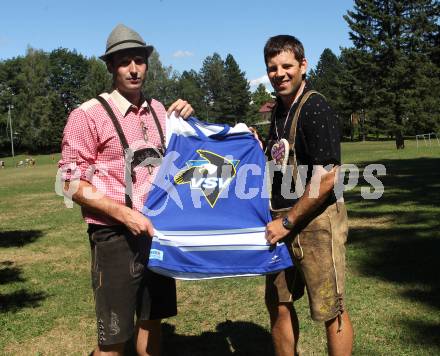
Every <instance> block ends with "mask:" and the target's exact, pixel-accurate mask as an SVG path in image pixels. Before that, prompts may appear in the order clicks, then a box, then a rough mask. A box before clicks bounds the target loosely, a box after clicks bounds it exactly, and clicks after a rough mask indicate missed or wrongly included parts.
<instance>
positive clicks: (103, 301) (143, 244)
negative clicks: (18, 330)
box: [59, 25, 193, 355]
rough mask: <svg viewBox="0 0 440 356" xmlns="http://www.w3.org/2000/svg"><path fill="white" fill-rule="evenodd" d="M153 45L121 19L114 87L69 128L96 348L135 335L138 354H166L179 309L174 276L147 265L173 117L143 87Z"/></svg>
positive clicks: (111, 43) (67, 174)
mask: <svg viewBox="0 0 440 356" xmlns="http://www.w3.org/2000/svg"><path fill="white" fill-rule="evenodd" d="M152 51H153V47H152V46H149V45H147V44H146V43H145V41H144V40H143V39H142V37H141V36H140V35H139V34H138V33H137V32H135V31H133V30H132V29H130V28H128V27H126V26H124V25H118V26H116V27H115V28H114V30H113V31H112V32H111V34H110V36H109V38H108V41H107V46H106V52H105V54H104V55H103V56H101V57H100V58H101V59H102V60H104V61H105V62H106V64H107V68H108V70H109V72H110V73H111V74H112V75H113V91H112V92H111V93H109V94H107V93H104V94H101V95H100V96H99V97H97V98H96V99H92V100H89V101H88V102H86V103H84V104H82V105H81V106H80V107H79V108H77V109H75V110H73V111H72V113H71V114H70V116H69V118H68V121H67V124H66V127H65V129H64V134H63V141H62V159H61V161H60V163H59V166H60V168H61V171H62V174H63V180H64V181H65V185H64V189H65V194H66V195H68V196H71V197H72V199H73V200H74V201H75V202H76V203H78V204H79V205H80V206H81V209H82V213H83V216H84V219H85V221H86V222H87V223H88V233H89V240H90V246H91V258H92V285H93V290H94V295H95V308H96V317H97V327H98V347H97V348H96V349H95V351H94V353H92V354H94V355H122V354H123V352H124V346H125V343H126V342H127V341H128V340H130V339H131V338H132V337H133V335H134V338H135V340H136V349H137V352H138V354H139V355H159V354H160V322H161V319H162V318H165V317H170V316H174V315H176V313H177V308H176V286H175V282H174V280H173V279H171V278H167V277H164V276H160V275H157V274H155V273H153V272H151V271H149V270H147V269H146V263H147V258H148V253H149V246H150V242H151V236H152V235H153V226H152V224H151V222H150V220H149V219H147V218H146V217H145V216H144V215H142V214H141V213H140V211H141V210H142V207H143V203H144V201H145V199H146V197H147V194H148V191H149V189H150V187H151V184H152V182H153V180H154V177H155V175H156V172H157V169H158V167H157V164H156V165H154V164H149V162H150V163H151V162H152V161H151V160H150V158H151V159H153V158H154V159H155V158H158V157H156V156H159V158H160V155H161V153H162V152H163V150H164V142H165V140H164V131H165V128H166V120H167V119H166V116H167V112H166V110H165V108H164V107H163V105H162V104H161V103H160V102H158V101H157V100H154V99H149V98H146V97H145V96H144V95H143V93H142V85H143V83H144V81H145V77H146V74H147V69H148V57H149V56H150V54H151V52H152ZM173 111H175V113H176V115H181V116H183V117H184V118H187V117H188V116H190V115H191V114H192V112H193V110H192V107H191V106H190V105H189V104H188V103H187V102H186V101H183V100H178V101H176V102H175V103H174V104H172V105H171V107H170V108H169V109H168V113H169V114H170V113H171V112H173ZM150 155H151V157H150ZM153 156H154V157H153ZM156 162H157V161H156ZM135 314H136V316H137V323H136V325H134V316H135Z"/></svg>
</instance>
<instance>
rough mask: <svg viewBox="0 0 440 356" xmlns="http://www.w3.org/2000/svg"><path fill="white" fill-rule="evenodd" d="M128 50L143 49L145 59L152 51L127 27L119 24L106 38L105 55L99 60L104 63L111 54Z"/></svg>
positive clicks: (150, 47) (151, 48) (151, 47)
mask: <svg viewBox="0 0 440 356" xmlns="http://www.w3.org/2000/svg"><path fill="white" fill-rule="evenodd" d="M129 48H143V49H144V50H145V55H146V57H147V58H148V57H149V56H150V54H151V52H153V49H154V47H153V46H150V45H147V44H146V43H145V41H144V40H143V39H142V37H141V36H140V35H139V34H138V33H137V32H136V31H133V30H132V29H131V28H128V27H127V26H124V25H122V24H119V25H117V26H116V27H115V28H114V29H113V31H112V32H111V33H110V35H109V36H108V39H107V46H106V49H105V53H104V54H103V55H102V56H100V57H99V58H101V59H102V60H103V61H106V60H107V59H108V58H109V57H110V55H111V54H113V53H116V52H119V51H123V50H124V49H129Z"/></svg>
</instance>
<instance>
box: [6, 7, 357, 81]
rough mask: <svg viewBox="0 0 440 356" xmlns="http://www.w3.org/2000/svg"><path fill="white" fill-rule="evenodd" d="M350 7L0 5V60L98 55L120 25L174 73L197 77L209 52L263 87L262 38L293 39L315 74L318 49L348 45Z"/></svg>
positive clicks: (333, 48) (333, 49)
mask: <svg viewBox="0 0 440 356" xmlns="http://www.w3.org/2000/svg"><path fill="white" fill-rule="evenodd" d="M352 8H353V1H352V0H337V1H328V0H309V1H294V0H285V1H278V0H272V1H262V0H254V1H251V0H221V1H219V0H217V1H209V0H206V1H202V0H181V1H179V0H138V1H130V2H123V1H115V0H108V1H97V0H95V1H94V0H88V1H85V0H75V1H63V0H34V1H32V0H21V1H20V0H16V1H7V0H2V1H1V12H0V60H4V59H8V58H12V57H16V56H22V55H24V54H25V53H26V48H27V47H28V46H31V47H33V48H37V49H43V50H45V51H52V50H53V49H56V48H59V47H63V48H68V49H71V50H73V49H75V50H76V51H77V52H78V53H81V54H83V55H85V56H87V57H90V56H100V55H102V54H103V53H104V52H105V44H106V41H107V37H108V35H109V34H110V32H111V30H112V29H113V28H114V27H115V26H116V25H117V24H119V23H123V24H125V25H126V26H128V27H131V28H133V29H134V30H136V31H137V32H138V33H139V34H140V35H141V36H142V37H143V38H144V40H145V41H146V42H147V43H149V44H152V45H153V46H154V47H155V49H156V50H157V51H158V52H159V55H160V59H161V61H162V63H163V64H164V65H171V66H172V67H173V68H174V69H175V70H177V71H179V72H182V71H184V70H190V69H194V70H196V71H198V70H199V69H200V67H201V66H202V63H203V60H204V59H205V58H206V57H207V56H210V55H212V54H213V53H214V52H217V53H219V54H220V55H221V56H222V58H223V59H224V58H225V57H226V55H227V54H228V53H231V54H232V55H233V56H234V58H235V60H236V61H237V63H238V64H239V66H240V68H241V70H243V71H245V73H246V77H247V79H248V80H249V81H250V83H251V89H254V88H255V87H256V85H258V83H260V82H262V83H264V84H266V85H267V86H268V88H269V86H270V85H269V84H268V82H267V77H266V75H265V73H266V71H265V66H264V59H263V54H262V53H263V47H264V44H265V42H266V40H267V39H268V38H269V37H271V36H275V35H278V34H291V35H294V36H296V37H298V38H299V39H300V40H301V42H302V43H303V44H304V47H305V52H306V58H307V59H308V62H309V69H311V68H315V67H316V64H317V62H318V60H319V56H320V55H321V53H322V51H323V50H324V49H325V48H330V49H331V50H332V51H333V52H334V53H335V54H336V55H338V54H339V53H340V47H350V46H351V42H350V40H349V35H348V31H349V29H348V26H347V24H346V22H345V21H344V19H343V18H342V16H343V15H344V14H346V12H347V10H350V9H352Z"/></svg>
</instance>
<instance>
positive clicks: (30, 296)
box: [0, 289, 46, 313]
mask: <svg viewBox="0 0 440 356" xmlns="http://www.w3.org/2000/svg"><path fill="white" fill-rule="evenodd" d="M44 299H46V294H45V293H42V292H29V291H27V290H25V289H20V290H18V291H15V292H13V293H9V294H0V313H7V312H13V313H15V312H17V311H19V310H20V309H22V308H29V307H32V308H35V307H38V306H40V302H41V301H42V300H44Z"/></svg>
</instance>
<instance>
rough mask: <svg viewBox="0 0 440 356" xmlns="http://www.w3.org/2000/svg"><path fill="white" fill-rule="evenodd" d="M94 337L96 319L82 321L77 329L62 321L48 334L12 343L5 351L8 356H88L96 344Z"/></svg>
mask: <svg viewBox="0 0 440 356" xmlns="http://www.w3.org/2000/svg"><path fill="white" fill-rule="evenodd" d="M68 322H69V323H70V325H68ZM94 335H95V320H94V319H91V318H83V319H80V320H79V321H78V323H77V324H76V325H75V327H73V324H72V320H70V321H68V320H63V319H60V320H58V321H57V323H56V326H55V327H54V328H53V329H51V330H49V331H48V332H46V333H44V334H42V335H39V336H37V337H34V338H31V339H28V340H26V342H24V343H19V342H14V343H11V344H9V345H7V346H6V347H5V349H4V350H3V351H4V353H5V354H6V355H88V354H89V353H90V351H92V349H93V347H94V345H95V343H96V340H95V337H94Z"/></svg>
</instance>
